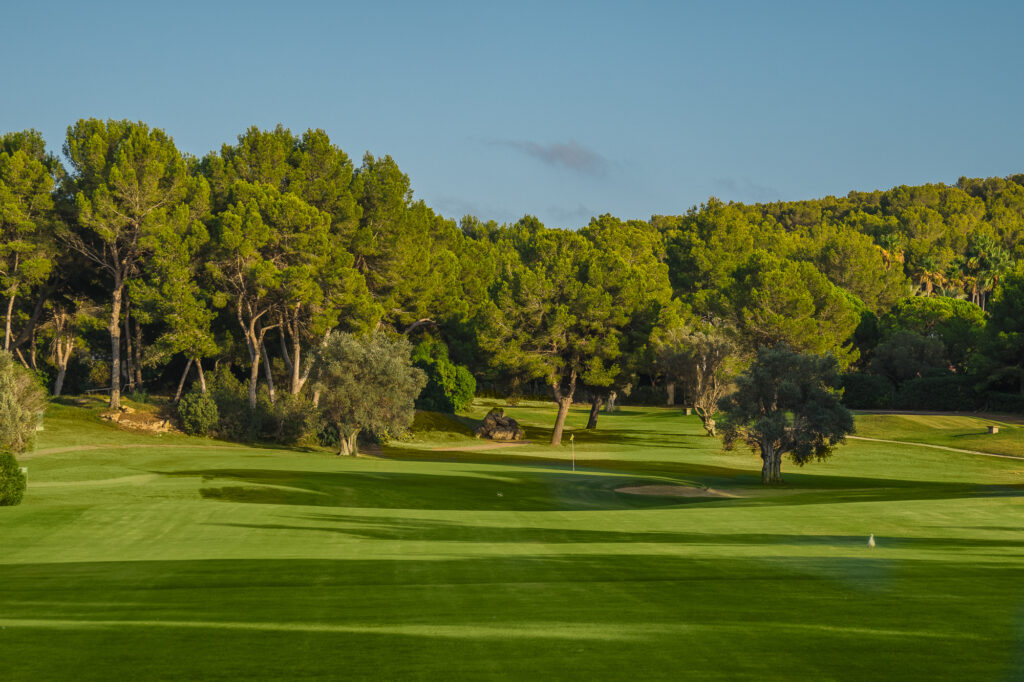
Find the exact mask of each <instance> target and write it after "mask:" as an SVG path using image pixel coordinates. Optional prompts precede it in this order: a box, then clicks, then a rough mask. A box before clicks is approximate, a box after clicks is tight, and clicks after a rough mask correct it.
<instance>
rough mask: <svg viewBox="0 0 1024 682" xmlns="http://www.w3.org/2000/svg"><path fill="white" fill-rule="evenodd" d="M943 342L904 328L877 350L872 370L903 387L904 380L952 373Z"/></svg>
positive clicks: (870, 366) (871, 365) (872, 361)
mask: <svg viewBox="0 0 1024 682" xmlns="http://www.w3.org/2000/svg"><path fill="white" fill-rule="evenodd" d="M948 367H949V360H948V359H947V357H946V349H945V347H944V346H943V344H942V340H941V339H938V338H936V337H934V336H923V335H921V334H918V333H917V332H912V331H910V330H908V329H900V330H898V331H896V332H895V333H893V334H892V335H891V336H889V337H888V338H887V339H886V340H885V341H883V342H882V343H880V344H878V347H877V348H875V354H874V358H872V360H871V363H870V365H869V369H870V371H871V372H872V373H874V374H878V375H881V376H884V377H886V378H888V379H889V380H890V381H891V382H893V383H894V384H896V385H897V386H899V385H900V384H901V383H903V382H904V381H907V380H909V379H915V378H918V377H923V376H930V375H935V374H946V373H948V371H949V370H948Z"/></svg>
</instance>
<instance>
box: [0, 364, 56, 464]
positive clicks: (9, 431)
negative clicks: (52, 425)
mask: <svg viewBox="0 0 1024 682" xmlns="http://www.w3.org/2000/svg"><path fill="white" fill-rule="evenodd" d="M45 408H46V391H44V390H43V387H42V386H40V385H39V381H38V380H37V378H36V377H35V375H33V374H32V373H31V372H30V371H28V370H27V369H25V368H23V367H21V366H20V365H19V364H18V363H17V362H15V360H14V357H13V356H12V355H11V354H10V353H8V352H7V351H0V452H10V453H15V454H20V453H22V452H25V451H27V450H29V449H30V448H31V447H32V446H33V445H34V444H35V439H36V427H38V426H39V420H40V418H41V417H42V414H43V410H44V409H45Z"/></svg>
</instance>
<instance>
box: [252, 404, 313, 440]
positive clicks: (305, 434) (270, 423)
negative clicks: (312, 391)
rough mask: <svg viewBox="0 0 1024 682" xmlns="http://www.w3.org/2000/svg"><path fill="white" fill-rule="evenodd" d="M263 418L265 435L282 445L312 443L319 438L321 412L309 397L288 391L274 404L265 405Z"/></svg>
mask: <svg viewBox="0 0 1024 682" xmlns="http://www.w3.org/2000/svg"><path fill="white" fill-rule="evenodd" d="M263 409H264V410H265V411H266V414H265V416H263V418H262V419H261V421H262V422H263V423H264V425H265V427H266V429H267V430H266V431H265V432H264V436H266V437H267V438H268V439H270V440H273V441H274V442H276V443H280V444H281V445H296V444H299V443H311V442H314V441H316V440H317V434H318V430H319V428H320V412H319V411H318V410H317V408H316V406H315V405H313V402H312V401H311V400H309V399H308V398H303V397H301V396H294V395H292V394H290V393H286V394H284V395H282V396H279V397H278V398H277V400H276V401H275V402H274V404H273V405H269V404H267V405H264V406H263Z"/></svg>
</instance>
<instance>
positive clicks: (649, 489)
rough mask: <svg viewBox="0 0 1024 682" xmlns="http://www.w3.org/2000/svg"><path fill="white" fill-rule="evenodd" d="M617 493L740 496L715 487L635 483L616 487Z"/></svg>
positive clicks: (662, 495)
mask: <svg viewBox="0 0 1024 682" xmlns="http://www.w3.org/2000/svg"><path fill="white" fill-rule="evenodd" d="M615 492H617V493H626V494H627V495H656V496H658V497H739V495H734V494H732V493H727V492H724V491H721V490H715V489H714V488H698V487H696V486H691V485H633V486H626V487H624V488H616V489H615Z"/></svg>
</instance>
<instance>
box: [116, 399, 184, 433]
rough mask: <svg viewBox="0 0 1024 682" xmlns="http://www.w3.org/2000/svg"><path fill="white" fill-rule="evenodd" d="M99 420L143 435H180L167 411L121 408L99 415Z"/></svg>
mask: <svg viewBox="0 0 1024 682" xmlns="http://www.w3.org/2000/svg"><path fill="white" fill-rule="evenodd" d="M100 419H102V420H104V421H108V422H112V423H114V424H117V425H118V426H119V427H121V428H122V429H128V430H129V431H140V432H144V433H181V431H179V430H178V429H177V427H176V426H175V425H174V420H173V419H172V417H171V414H170V412H169V410H161V411H159V412H149V411H138V410H135V409H133V408H131V407H127V406H122V407H121V408H119V409H117V410H111V411H109V412H104V413H102V414H100Z"/></svg>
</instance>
